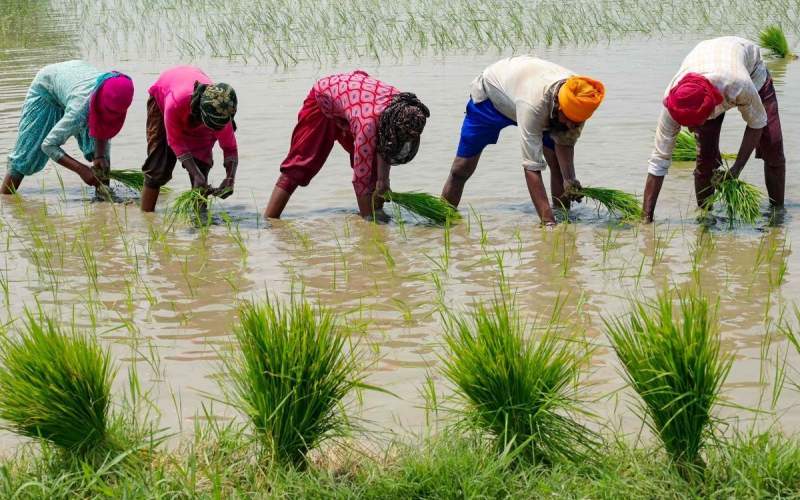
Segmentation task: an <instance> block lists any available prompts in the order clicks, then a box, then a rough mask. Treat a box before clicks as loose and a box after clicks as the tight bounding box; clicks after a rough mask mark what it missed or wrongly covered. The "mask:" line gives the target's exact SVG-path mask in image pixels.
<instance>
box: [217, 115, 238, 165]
mask: <svg viewBox="0 0 800 500" xmlns="http://www.w3.org/2000/svg"><path fill="white" fill-rule="evenodd" d="M217 140H218V141H219V147H220V148H222V154H223V158H225V159H228V158H238V156H239V148H238V146H237V145H236V135H235V134H234V133H233V124H231V123H229V124H227V125H225V128H223V129H222V130H220V131H219V133H218V134H217Z"/></svg>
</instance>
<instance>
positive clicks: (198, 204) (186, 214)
mask: <svg viewBox="0 0 800 500" xmlns="http://www.w3.org/2000/svg"><path fill="white" fill-rule="evenodd" d="M211 200H212V197H211V196H210V195H207V194H205V193H203V191H202V190H200V189H190V190H188V191H184V192H183V193H181V194H179V195H178V196H177V197H176V198H175V199H174V200H173V201H172V204H171V205H170V207H169V209H168V211H167V218H168V219H170V220H171V221H180V222H184V223H187V224H191V223H194V224H197V225H200V226H207V225H209V224H210V223H211V211H210V208H211Z"/></svg>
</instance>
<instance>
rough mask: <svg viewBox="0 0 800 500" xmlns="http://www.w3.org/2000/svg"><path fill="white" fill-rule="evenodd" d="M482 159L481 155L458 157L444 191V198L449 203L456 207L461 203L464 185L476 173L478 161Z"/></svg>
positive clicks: (454, 161)
mask: <svg viewBox="0 0 800 500" xmlns="http://www.w3.org/2000/svg"><path fill="white" fill-rule="evenodd" d="M480 159H481V155H480V153H478V154H477V155H475V156H471V157H469V158H461V157H460V156H456V159H455V160H453V166H452V167H451V168H450V176H449V177H448V178H447V182H446V183H445V185H444V189H442V198H444V199H445V200H447V201H449V202H450V203H451V204H452V205H453V206H454V207H457V206H458V204H459V203H460V202H461V195H462V194H463V193H464V185H465V184H466V183H467V180H468V179H469V178H470V177H471V176H472V174H473V173H475V168H476V167H477V166H478V160H480Z"/></svg>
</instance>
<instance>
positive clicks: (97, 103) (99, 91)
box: [89, 71, 133, 140]
mask: <svg viewBox="0 0 800 500" xmlns="http://www.w3.org/2000/svg"><path fill="white" fill-rule="evenodd" d="M132 101H133V81H132V80H131V79H130V77H129V76H127V75H123V74H122V73H118V72H116V71H114V72H111V73H106V74H104V75H102V76H100V78H98V84H97V87H96V88H95V91H94V92H93V93H92V97H91V99H90V101H89V135H90V136H91V137H94V138H95V139H101V140H108V139H111V138H112V137H114V136H115V135H117V134H118V133H119V131H120V129H122V124H123V123H125V116H126V115H127V113H128V108H129V107H130V105H131V102H132Z"/></svg>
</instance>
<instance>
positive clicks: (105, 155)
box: [0, 61, 133, 194]
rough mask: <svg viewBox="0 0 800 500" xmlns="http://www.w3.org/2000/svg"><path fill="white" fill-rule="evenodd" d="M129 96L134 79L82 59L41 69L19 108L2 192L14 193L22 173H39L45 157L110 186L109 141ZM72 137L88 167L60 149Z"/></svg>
mask: <svg viewBox="0 0 800 500" xmlns="http://www.w3.org/2000/svg"><path fill="white" fill-rule="evenodd" d="M132 100H133V82H132V81H131V79H130V78H129V77H128V76H126V75H123V74H122V73H118V72H116V71H112V72H108V73H103V72H102V71H100V70H98V69H96V68H95V67H93V66H91V65H89V64H88V63H85V62H83V61H67V62H63V63H58V64H51V65H49V66H45V67H44V68H42V69H41V70H40V71H39V73H37V74H36V77H35V78H34V79H33V83H31V86H30V88H29V89H28V95H27V96H26V98H25V103H24V104H23V106H22V115H21V117H20V121H19V135H18V137H17V142H16V144H15V145H14V149H13V150H12V151H11V154H10V155H9V158H8V173H6V176H5V179H3V184H2V187H0V193H2V194H10V193H12V192H14V191H15V190H16V189H17V188H18V187H19V185H20V184H21V183H22V179H24V178H25V176H28V175H33V174H35V173H36V172H39V171H41V170H42V169H43V168H44V167H45V165H46V164H47V160H48V159H51V160H53V161H54V162H56V163H58V164H59V165H61V166H63V167H65V168H67V169H69V170H71V171H73V172H75V173H76V174H78V175H79V176H80V178H81V179H82V180H83V182H85V183H86V184H87V185H89V186H94V187H100V186H105V185H108V183H109V180H108V173H109V170H110V164H109V153H110V150H109V145H108V141H109V139H111V138H112V137H114V136H116V135H117V134H118V133H119V131H120V129H121V128H122V125H123V123H124V122H125V117H126V114H127V111H128V107H130V105H131V101H132ZM70 137H75V138H76V139H77V140H78V146H79V147H80V149H81V152H82V153H83V156H84V158H86V160H87V161H90V162H92V166H91V167H89V166H88V165H85V164H83V163H81V162H80V161H78V160H76V159H75V158H73V157H71V156H70V155H68V154H67V153H66V152H65V151H64V150H63V149H62V146H63V145H64V144H65V143H66V142H67V140H68V139H69V138H70ZM105 192H107V191H106V190H104V189H101V191H100V193H105Z"/></svg>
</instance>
